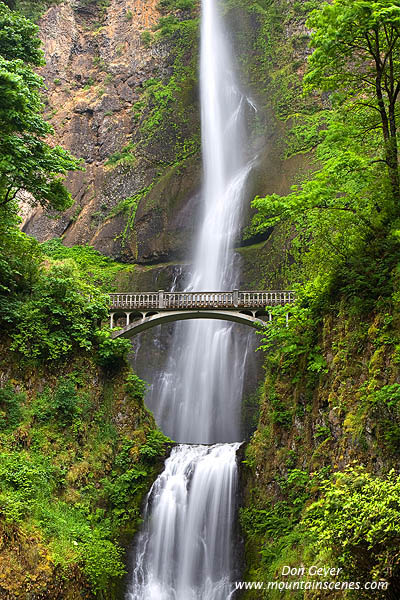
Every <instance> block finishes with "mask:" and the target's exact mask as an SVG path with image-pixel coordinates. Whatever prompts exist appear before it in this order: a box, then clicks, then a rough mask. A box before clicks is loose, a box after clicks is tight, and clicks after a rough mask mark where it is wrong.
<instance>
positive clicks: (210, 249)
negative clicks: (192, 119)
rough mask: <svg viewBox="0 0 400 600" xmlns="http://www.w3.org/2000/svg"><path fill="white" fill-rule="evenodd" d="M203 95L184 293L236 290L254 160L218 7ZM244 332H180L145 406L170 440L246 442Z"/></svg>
mask: <svg viewBox="0 0 400 600" xmlns="http://www.w3.org/2000/svg"><path fill="white" fill-rule="evenodd" d="M200 89H201V129H202V151H203V170H204V173H203V188H202V200H203V201H202V213H201V215H200V226H199V231H198V235H197V239H196V241H195V246H194V252H193V254H194V256H193V263H192V269H191V272H190V273H189V274H188V275H187V278H186V289H187V290H193V289H196V290H205V291H213V290H224V289H225V290H226V289H233V288H234V287H235V286H236V285H237V283H238V265H237V261H236V257H235V255H234V251H233V244H234V242H235V239H236V238H237V237H238V234H239V230H240V225H241V215H242V208H243V203H244V199H245V193H246V183H247V179H248V176H249V173H250V171H251V168H252V165H253V160H254V159H253V157H251V156H249V153H248V136H247V131H246V111H247V107H248V104H247V102H246V97H245V95H244V94H243V92H242V90H241V89H240V86H239V83H238V81H237V76H236V66H235V60H234V54H233V49H232V46H231V42H230V39H229V36H228V33H227V31H226V29H225V27H224V23H223V18H222V15H221V12H220V5H219V3H218V2H217V1H216V0H204V1H203V4H202V24H201V56H200ZM240 328H241V326H232V325H229V324H227V323H224V322H220V321H213V322H211V321H202V322H200V321H192V322H186V323H179V324H178V325H177V326H176V328H175V332H174V337H173V344H172V348H173V350H172V351H171V353H170V356H169V362H168V365H167V369H166V371H165V372H164V373H163V374H162V375H161V377H160V380H159V381H158V382H155V384H153V386H152V392H151V394H150V395H149V397H148V399H147V401H148V404H149V406H150V408H151V409H152V410H153V411H154V413H155V415H156V419H157V421H158V423H159V424H160V425H161V426H162V428H163V431H165V433H167V434H168V435H169V436H170V437H172V438H173V439H175V440H177V441H179V442H184V443H214V442H235V441H238V440H239V439H240V438H241V430H240V405H241V399H242V392H243V380H244V369H245V362H246V361H245V360H244V356H245V354H246V348H247V344H248V343H249V340H250V339H251V338H250V336H249V335H248V334H247V332H246V334H244V336H240V332H241V329H240ZM228 415H229V416H228Z"/></svg>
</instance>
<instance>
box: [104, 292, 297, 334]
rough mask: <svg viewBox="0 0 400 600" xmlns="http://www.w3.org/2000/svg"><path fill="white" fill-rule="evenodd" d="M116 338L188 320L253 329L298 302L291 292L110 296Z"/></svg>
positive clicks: (111, 323) (163, 293) (172, 293)
mask: <svg viewBox="0 0 400 600" xmlns="http://www.w3.org/2000/svg"><path fill="white" fill-rule="evenodd" d="M110 301H111V302H110V325H111V328H114V327H116V326H122V328H121V329H118V330H116V331H113V333H112V337H113V338H119V337H123V338H130V337H132V336H134V335H136V334H137V333H141V332H142V331H146V329H150V328H151V327H156V326H157V325H161V324H163V323H171V322H173V321H183V320H186V319H220V320H224V321H232V322H234V323H242V324H244V325H249V326H250V327H257V326H259V325H260V324H265V322H266V321H267V322H268V321H270V320H271V319H272V314H271V312H270V311H268V308H269V307H273V306H284V305H286V304H292V303H293V302H294V292H291V291H267V292H265V291H264V292H260V291H240V290H233V291H231V292H164V291H163V290H160V291H158V292H141V293H132V294H110Z"/></svg>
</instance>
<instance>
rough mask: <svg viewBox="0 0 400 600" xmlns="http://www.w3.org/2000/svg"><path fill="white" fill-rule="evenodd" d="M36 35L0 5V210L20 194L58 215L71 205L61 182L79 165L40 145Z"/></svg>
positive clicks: (46, 130) (45, 128)
mask: <svg viewBox="0 0 400 600" xmlns="http://www.w3.org/2000/svg"><path fill="white" fill-rule="evenodd" d="M37 33H38V28H37V26H36V25H34V24H33V23H31V22H30V21H29V20H28V19H26V18H25V17H23V16H21V15H19V14H18V13H13V12H12V11H11V10H10V9H9V8H8V7H7V6H6V5H5V4H4V3H3V2H1V1H0V131H1V132H2V135H1V138H0V208H1V207H6V206H7V205H9V203H11V202H13V201H14V200H15V199H16V197H17V195H18V193H19V192H20V191H22V190H24V191H26V192H29V194H30V198H31V201H32V202H33V203H39V204H41V205H42V206H45V207H51V208H55V209H58V210H62V209H65V208H66V207H67V206H69V205H70V204H71V203H72V199H71V196H70V194H69V193H68V192H67V190H66V189H65V187H64V185H63V177H64V176H65V175H66V174H67V173H68V171H71V170H75V169H77V168H79V164H80V163H79V161H77V160H76V159H75V158H73V157H72V156H71V155H70V154H69V153H68V152H67V151H66V150H63V149H62V148H61V147H59V146H56V147H54V148H52V147H51V146H50V145H49V144H48V143H47V142H46V138H47V136H48V135H50V134H51V133H52V132H53V129H52V127H51V126H50V124H49V123H47V122H46V121H45V119H44V118H43V116H42V112H43V103H42V101H41V97H40V90H41V88H42V86H43V80H42V78H41V77H39V76H38V75H37V74H36V73H35V72H34V71H33V67H38V66H40V65H42V64H43V53H42V51H41V50H40V39H39V38H38V35H37Z"/></svg>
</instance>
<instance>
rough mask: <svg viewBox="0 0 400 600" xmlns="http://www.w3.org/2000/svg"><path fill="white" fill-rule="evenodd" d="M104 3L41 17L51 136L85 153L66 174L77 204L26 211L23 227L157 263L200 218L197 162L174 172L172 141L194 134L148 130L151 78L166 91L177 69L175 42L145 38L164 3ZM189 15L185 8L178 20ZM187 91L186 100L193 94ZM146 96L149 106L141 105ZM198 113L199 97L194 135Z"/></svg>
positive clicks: (79, 2)
mask: <svg viewBox="0 0 400 600" xmlns="http://www.w3.org/2000/svg"><path fill="white" fill-rule="evenodd" d="M101 4H102V3H99V2H98V1H96V0H94V1H90V0H89V1H87V0H86V1H84V0H67V1H65V2H62V3H61V4H57V5H54V6H52V7H51V8H50V9H49V10H48V11H47V12H46V14H45V15H44V16H43V17H42V19H41V22H40V34H41V38H42V40H43V48H44V52H45V58H46V66H45V67H44V68H43V71H42V75H43V77H44V80H45V84H46V87H47V90H46V94H45V96H46V103H47V113H48V117H49V119H50V121H51V123H52V125H53V126H54V130H55V131H54V136H53V138H54V139H53V140H52V141H54V142H55V143H60V144H61V145H62V146H64V147H65V148H68V149H69V150H70V151H71V152H72V153H73V154H75V155H76V156H78V157H81V158H82V159H83V166H84V170H83V171H81V172H77V173H73V174H71V175H70V176H69V177H68V179H67V185H68V188H69V190H70V191H71V193H72V195H73V198H74V199H75V203H74V205H73V206H72V207H71V208H70V209H69V210H68V211H67V212H66V213H64V214H63V215H61V216H59V215H49V214H46V213H44V212H43V211H42V210H36V211H35V212H33V213H30V214H28V215H26V218H25V222H24V230H25V231H26V232H27V233H29V234H31V235H34V236H35V237H37V238H38V239H39V240H40V241H44V240H47V239H50V238H53V237H62V238H63V240H64V243H65V244H66V245H74V244H84V243H89V244H91V245H93V246H94V247H95V248H96V249H98V250H100V251H101V252H103V253H105V254H107V255H109V256H113V257H115V258H118V259H120V260H121V259H122V260H127V261H129V262H133V261H136V260H138V261H139V262H146V261H149V262H157V261H159V260H160V259H161V260H162V259H163V258H165V257H167V256H170V255H172V254H182V253H183V252H184V251H183V250H182V249H181V247H184V246H185V244H187V241H188V240H187V238H188V237H190V232H191V226H192V222H193V211H192V210H191V211H188V209H187V206H188V202H189V200H190V201H191V206H192V205H193V203H194V202H195V192H196V189H197V187H198V171H199V169H198V165H197V168H194V166H193V164H194V162H195V161H193V160H191V161H190V164H189V165H188V167H187V168H186V165H180V166H181V169H180V173H179V176H177V175H176V172H174V171H175V170H176V168H175V167H172V168H171V165H173V164H174V162H175V160H176V154H177V153H176V139H175V138H176V137H177V136H178V135H179V136H180V137H182V138H185V137H186V135H187V134H186V132H185V131H184V127H178V131H175V130H172V131H171V127H166V126H165V124H164V126H163V127H160V132H159V135H157V132H150V134H149V135H148V130H146V133H143V131H142V127H141V126H142V124H143V121H144V120H145V119H146V118H147V117H148V116H149V114H150V117H153V116H154V115H153V114H152V113H151V111H152V110H153V112H154V106H153V104H154V103H155V100H153V99H152V98H151V96H150V95H149V94H148V93H146V92H145V88H146V87H147V88H148V86H149V83H153V84H154V82H157V83H158V82H159V83H158V84H159V87H160V88H161V86H162V85H164V83H165V82H168V81H169V80H170V79H171V75H172V74H173V71H174V67H173V65H172V62H173V58H174V56H173V51H172V49H171V46H173V42H171V41H170V40H166V39H162V38H161V37H160V39H159V40H152V41H150V40H149V39H148V38H149V36H152V35H153V34H152V33H149V30H151V29H152V27H154V25H155V24H156V23H157V22H158V21H159V19H160V17H161V14H160V12H159V11H158V10H157V4H158V2H157V0H112V1H111V2H110V3H109V5H108V6H105V3H103V4H104V6H101ZM188 16H190V15H189V13H187V12H181V13H180V14H179V15H178V18H180V19H181V20H182V21H184V20H187V19H188ZM145 32H146V33H145ZM146 35H147V36H148V37H147V38H146ZM183 60H186V59H185V58H184V59H183ZM161 82H162V83H161ZM188 87H190V82H189V83H188ZM161 91H162V90H161ZM180 92H181V90H179V89H178V90H177V94H179V93H180ZM185 94H186V96H187V98H188V102H189V100H193V96H195V95H196V92H195V90H192V89H189V90H185ZM161 95H162V94H161ZM144 96H146V99H145V100H144V101H143V98H144ZM149 96H150V97H149ZM139 101H141V102H142V103H143V104H147V105H146V107H145V109H144V110H143V107H142V106H140V102H139ZM159 101H162V98H161V100H160V99H159ZM168 101H169V99H168V98H167V99H166V100H165V102H168ZM138 102H139V106H138ZM152 103H153V104H152ZM193 115H196V117H195V118H193ZM196 119H197V108H196V107H195V98H194V104H193V108H191V107H189V108H188V112H187V121H188V125H187V128H188V129H190V130H191V131H193V130H196V129H197V128H198V119H197V122H196ZM167 125H168V124H167ZM170 125H171V126H172V125H173V124H172V123H171V124H170ZM146 138H147V139H146ZM161 176H163V179H162V180H160V179H161ZM155 183H156V184H157V186H156V189H154V191H152V193H151V194H149V188H151V187H153V186H154V184H155ZM136 196H137V198H135V197H136ZM142 198H143V199H144V198H146V200H145V201H143V202H141V200H142ZM137 204H139V209H138V211H137V215H136V218H135V216H134V211H135V210H136V207H137ZM133 220H134V221H135V227H134V228H133V227H131V225H132V222H133ZM128 221H131V223H128ZM133 229H134V233H133ZM175 233H176V236H175Z"/></svg>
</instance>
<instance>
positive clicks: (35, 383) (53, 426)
mask: <svg viewBox="0 0 400 600" xmlns="http://www.w3.org/2000/svg"><path fill="white" fill-rule="evenodd" d="M122 365H123V363H122ZM60 375H61V373H60V372H58V373H57V374H56V373H55V372H51V371H49V370H48V369H46V370H44V371H42V372H41V373H40V376H39V372H37V373H36V379H34V380H31V381H29V391H28V390H26V392H25V393H22V392H15V386H18V388H19V389H24V388H25V385H26V384H27V383H28V380H24V379H18V380H17V379H12V380H9V383H8V384H7V386H6V387H4V388H2V389H0V406H4V403H6V404H7V405H8V406H9V407H10V406H12V407H14V408H15V410H14V408H13V410H12V411H11V413H10V415H11V416H12V419H11V420H10V417H9V420H8V422H7V423H4V421H3V425H5V426H3V427H2V428H0V455H1V467H0V529H2V528H4V527H6V528H9V531H11V530H12V531H14V534H13V540H14V541H13V542H12V544H8V542H5V543H4V544H3V545H2V548H1V549H0V559H3V558H5V557H8V560H11V559H12V556H13V553H19V559H20V560H23V561H25V565H27V567H26V572H25V573H24V574H19V573H18V570H16V571H15V572H12V573H11V574H10V577H9V578H8V581H7V583H6V588H5V589H6V590H7V591H8V592H9V594H10V597H11V595H12V593H14V592H15V593H18V594H19V595H21V594H22V595H23V594H24V593H25V591H27V590H28V589H30V590H32V591H35V590H36V591H37V590H38V589H39V588H40V586H41V585H44V586H45V588H46V589H47V590H48V593H47V596H46V597H48V598H49V599H50V598H53V597H54V598H55V597H56V595H53V592H52V589H53V584H52V581H58V578H59V577H60V576H61V581H60V582H59V584H58V587H57V589H58V590H59V591H60V590H61V593H62V591H63V590H64V593H66V590H67V589H68V586H69V585H74V581H75V578H76V581H77V582H78V583H79V585H80V588H79V586H78V589H79V592H76V596H75V597H76V598H78V597H79V598H81V597H82V598H83V597H87V598H95V597H96V598H100V597H101V598H103V599H106V598H107V599H109V598H110V599H111V598H113V597H114V596H113V593H114V592H113V590H114V591H115V589H116V585H117V584H118V581H119V580H120V579H121V577H123V575H124V573H125V568H124V562H123V556H124V550H123V546H124V544H125V543H126V542H130V540H131V538H132V535H133V533H134V531H135V529H136V528H137V526H138V524H139V523H140V507H141V502H142V498H143V495H144V494H145V493H146V492H147V490H148V488H149V485H150V484H151V482H152V481H153V480H154V478H155V476H156V473H157V472H158V469H159V468H160V466H161V462H160V459H161V458H162V457H163V456H164V455H165V451H166V448H167V446H166V444H167V442H168V440H167V438H165V436H163V435H162V433H161V432H160V431H158V430H157V429H155V427H154V421H153V419H152V417H151V415H150V414H149V413H148V411H147V410H146V409H145V407H144V405H143V393H144V390H145V386H144V383H143V382H142V381H141V380H140V379H139V378H138V377H137V376H135V375H134V374H133V373H131V372H130V371H129V369H128V368H127V367H124V368H123V369H122V371H121V370H120V371H119V373H118V374H117V375H114V376H112V377H110V376H108V377H107V379H105V377H104V374H103V373H102V372H101V370H99V369H98V367H96V365H95V364H94V363H93V362H88V360H86V363H85V369H83V363H82V362H81V361H80V360H79V359H77V360H75V361H73V362H72V363H71V364H70V365H68V367H64V368H63V372H62V376H60ZM43 379H44V380H45V381H46V382H47V385H46V387H45V388H44V389H43V390H42V391H40V387H41V384H40V381H41V380H43ZM117 415H118V419H117V418H116V417H117ZM32 534H34V536H37V538H38V540H39V539H40V544H41V545H42V546H43V547H44V548H46V552H47V558H46V561H47V567H46V569H45V570H44V571H41V570H40V569H41V565H40V563H37V562H36V563H30V561H29V557H25V554H24V552H25V550H24V549H23V546H22V542H20V540H21V539H22V538H23V537H24V536H26V535H29V536H32ZM32 539H34V541H33V542H32V543H33V546H34V545H35V543H39V542H36V540H35V538H34V537H33V538H32ZM121 543H122V545H121ZM32 582H34V583H32ZM29 586H32V587H29ZM59 591H57V592H54V594H56V593H57V594H58V593H59ZM80 594H82V595H80ZM85 594H86V595H85ZM63 597H67V596H63Z"/></svg>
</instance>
